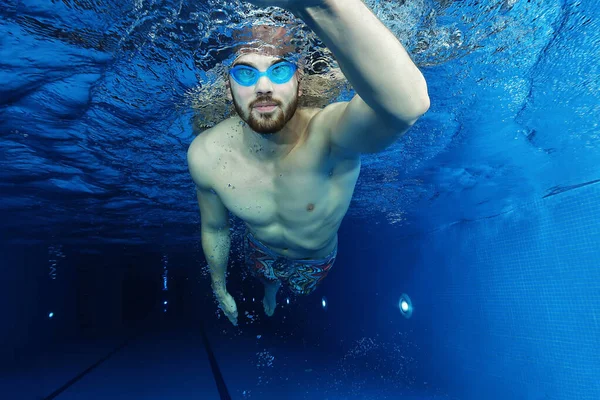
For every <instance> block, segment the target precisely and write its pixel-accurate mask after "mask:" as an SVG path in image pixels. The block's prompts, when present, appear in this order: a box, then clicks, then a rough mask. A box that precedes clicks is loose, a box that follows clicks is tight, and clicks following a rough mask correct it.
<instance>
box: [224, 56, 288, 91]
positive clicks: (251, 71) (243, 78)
mask: <svg viewBox="0 0 600 400" xmlns="http://www.w3.org/2000/svg"><path fill="white" fill-rule="evenodd" d="M297 68H298V67H297V66H296V65H295V64H293V63H291V62H289V61H281V62H278V63H277V64H273V65H271V66H270V67H269V69H267V70H266V71H264V72H260V71H259V70H258V69H256V68H254V67H250V66H248V65H236V66H235V67H233V68H231V69H230V70H229V74H230V75H231V77H232V78H233V80H234V81H236V82H237V83H239V84H240V85H242V86H252V85H254V84H256V82H258V80H259V79H260V78H261V77H263V76H266V77H268V78H269V79H270V80H271V82H273V83H276V84H279V85H280V84H282V83H286V82H288V81H289V80H290V79H292V77H293V76H294V74H295V73H296V69H297Z"/></svg>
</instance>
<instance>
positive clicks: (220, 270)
mask: <svg viewBox="0 0 600 400" xmlns="http://www.w3.org/2000/svg"><path fill="white" fill-rule="evenodd" d="M201 235H202V250H203V251H204V255H205V256H206V262H207V263H208V267H209V271H210V278H211V281H212V288H213V290H214V291H215V292H226V291H227V290H226V287H225V274H226V273H227V262H228V260H229V249H230V248H231V235H230V233H229V229H228V228H223V229H219V230H208V229H202V233H201Z"/></svg>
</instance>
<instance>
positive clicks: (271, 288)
mask: <svg viewBox="0 0 600 400" xmlns="http://www.w3.org/2000/svg"><path fill="white" fill-rule="evenodd" d="M280 286H281V283H280V282H275V283H265V297H264V298H263V306H264V307H265V314H267V316H269V317H271V316H272V315H273V313H274V312H275V307H277V291H278V290H279V287H280Z"/></svg>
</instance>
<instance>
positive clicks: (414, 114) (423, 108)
mask: <svg viewBox="0 0 600 400" xmlns="http://www.w3.org/2000/svg"><path fill="white" fill-rule="evenodd" d="M430 105H431V103H430V101H429V96H428V95H427V92H426V91H425V93H424V94H422V95H420V96H418V98H417V99H415V102H414V105H413V106H412V107H411V108H410V110H409V111H408V112H404V113H403V114H402V115H399V116H397V118H398V119H401V120H403V121H405V122H406V123H408V124H409V125H413V124H414V123H415V122H417V120H418V119H419V118H421V117H422V116H423V115H424V114H425V113H426V112H427V111H428V110H429V107H430Z"/></svg>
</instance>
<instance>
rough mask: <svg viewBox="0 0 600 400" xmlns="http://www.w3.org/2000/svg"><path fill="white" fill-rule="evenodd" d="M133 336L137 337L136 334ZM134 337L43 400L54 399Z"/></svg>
mask: <svg viewBox="0 0 600 400" xmlns="http://www.w3.org/2000/svg"><path fill="white" fill-rule="evenodd" d="M135 337H137V335H136V336H135ZM135 337H130V338H129V339H126V340H125V341H124V342H123V343H122V344H121V345H120V346H119V347H117V348H116V349H114V350H113V351H111V352H110V353H108V354H107V355H106V356H105V357H103V358H101V359H100V360H98V361H96V362H95V363H94V364H92V365H90V366H89V367H88V368H86V369H85V370H84V371H83V372H81V373H79V374H78V375H77V376H75V377H74V378H73V379H71V380H70V381H68V382H67V383H65V384H64V385H62V386H61V387H60V388H58V389H56V390H55V391H54V392H52V393H51V394H49V395H48V396H46V397H44V399H43V400H52V399H55V398H56V397H57V396H58V395H59V394H61V393H63V392H64V391H65V390H67V389H68V388H70V387H71V386H73V385H74V384H75V383H77V381H79V380H81V378H83V377H84V376H86V375H87V374H89V373H90V372H92V371H93V370H94V369H95V368H96V367H98V366H99V365H100V364H102V363H103V362H104V361H106V360H108V359H109V358H111V357H112V356H113V355H114V354H115V353H117V352H119V351H121V350H122V349H123V348H124V347H125V346H127V345H128V344H129V342H130V341H131V340H132V339H135Z"/></svg>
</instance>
